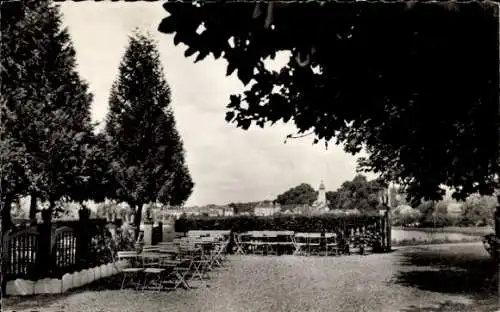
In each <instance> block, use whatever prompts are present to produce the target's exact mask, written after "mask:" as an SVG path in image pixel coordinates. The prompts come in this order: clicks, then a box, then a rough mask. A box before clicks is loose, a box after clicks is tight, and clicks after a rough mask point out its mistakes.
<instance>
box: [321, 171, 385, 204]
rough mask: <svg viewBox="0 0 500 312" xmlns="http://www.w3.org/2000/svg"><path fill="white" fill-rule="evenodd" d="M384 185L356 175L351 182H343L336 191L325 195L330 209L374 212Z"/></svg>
mask: <svg viewBox="0 0 500 312" xmlns="http://www.w3.org/2000/svg"><path fill="white" fill-rule="evenodd" d="M384 188H385V187H384V185H383V184H381V183H380V181H378V180H371V181H368V180H367V179H366V177H365V176H363V175H356V176H355V177H354V179H352V181H345V182H344V183H342V185H341V186H340V187H339V188H338V189H337V190H336V191H333V192H332V191H330V192H327V193H326V199H327V200H328V202H329V206H330V208H331V209H358V210H359V211H370V210H375V209H377V208H378V207H379V205H380V200H379V197H380V191H382V190H383V189H384Z"/></svg>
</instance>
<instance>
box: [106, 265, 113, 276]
mask: <svg viewBox="0 0 500 312" xmlns="http://www.w3.org/2000/svg"><path fill="white" fill-rule="evenodd" d="M104 271H105V272H106V273H105V274H104V276H105V277H109V276H111V275H113V264H112V263H108V264H106V266H105V270H104Z"/></svg>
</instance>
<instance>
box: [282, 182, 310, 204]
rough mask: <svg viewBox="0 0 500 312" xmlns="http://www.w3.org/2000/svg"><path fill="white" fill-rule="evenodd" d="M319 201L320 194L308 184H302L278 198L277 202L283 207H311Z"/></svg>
mask: <svg viewBox="0 0 500 312" xmlns="http://www.w3.org/2000/svg"><path fill="white" fill-rule="evenodd" d="M317 199H318V192H316V191H315V190H314V188H313V187H312V186H311V185H310V184H307V183H302V184H300V185H297V186H295V187H292V188H291V189H289V190H287V191H286V192H284V193H283V194H280V195H278V197H276V200H275V201H276V202H277V203H278V204H280V205H282V206H287V205H311V204H313V203H314V201H316V200H317Z"/></svg>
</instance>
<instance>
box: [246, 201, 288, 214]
mask: <svg viewBox="0 0 500 312" xmlns="http://www.w3.org/2000/svg"><path fill="white" fill-rule="evenodd" d="M280 210H281V207H280V206H279V205H273V204H268V203H260V204H258V205H257V206H255V208H254V210H253V213H254V215H256V216H272V215H274V214H276V213H278V212H279V211H280Z"/></svg>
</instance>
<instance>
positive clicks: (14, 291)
mask: <svg viewBox="0 0 500 312" xmlns="http://www.w3.org/2000/svg"><path fill="white" fill-rule="evenodd" d="M6 292H7V295H11V296H26V295H33V294H34V293H35V282H34V281H28V280H23V279H16V280H13V281H8V282H7V285H6Z"/></svg>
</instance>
